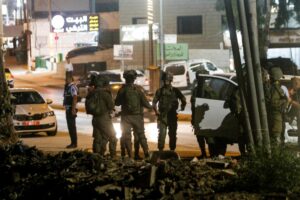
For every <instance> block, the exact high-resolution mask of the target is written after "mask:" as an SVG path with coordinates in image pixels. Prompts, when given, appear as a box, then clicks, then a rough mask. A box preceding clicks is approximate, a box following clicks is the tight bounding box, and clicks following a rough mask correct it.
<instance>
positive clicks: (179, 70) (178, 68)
mask: <svg viewBox="0 0 300 200" xmlns="http://www.w3.org/2000/svg"><path fill="white" fill-rule="evenodd" d="M166 72H170V73H172V74H173V75H174V76H175V75H184V73H185V68H184V65H171V66H168V67H166Z"/></svg>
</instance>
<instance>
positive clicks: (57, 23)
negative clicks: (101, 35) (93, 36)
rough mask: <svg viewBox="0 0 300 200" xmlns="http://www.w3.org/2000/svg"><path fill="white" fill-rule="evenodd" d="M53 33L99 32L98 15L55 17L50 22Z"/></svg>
mask: <svg viewBox="0 0 300 200" xmlns="http://www.w3.org/2000/svg"><path fill="white" fill-rule="evenodd" d="M51 24H52V27H53V32H55V33H59V32H94V31H98V30H99V16H98V15H82V16H68V17H65V16H62V15H55V16H54V17H53V18H52V21H51Z"/></svg>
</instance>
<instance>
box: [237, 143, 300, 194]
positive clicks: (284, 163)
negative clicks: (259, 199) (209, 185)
mask: <svg viewBox="0 0 300 200" xmlns="http://www.w3.org/2000/svg"><path fill="white" fill-rule="evenodd" d="M236 172H237V175H238V176H237V177H236V179H235V181H234V183H233V184H234V187H236V188H237V190H245V191H259V190H260V191H261V192H271V191H272V192H284V193H290V192H299V189H300V159H299V158H298V157H297V155H296V154H295V153H294V152H291V151H290V150H287V149H281V148H273V149H272V157H271V158H268V157H266V156H265V154H264V153H258V155H257V156H256V157H248V158H245V159H244V160H242V162H241V165H239V167H238V168H237V169H236Z"/></svg>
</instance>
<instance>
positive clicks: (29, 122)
mask: <svg viewBox="0 0 300 200" xmlns="http://www.w3.org/2000/svg"><path fill="white" fill-rule="evenodd" d="M22 125H23V126H38V125H40V122H39V121H26V122H22Z"/></svg>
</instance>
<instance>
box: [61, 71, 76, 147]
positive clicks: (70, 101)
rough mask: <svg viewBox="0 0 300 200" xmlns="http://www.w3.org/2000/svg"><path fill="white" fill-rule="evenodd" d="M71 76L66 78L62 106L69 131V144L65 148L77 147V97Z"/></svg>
mask: <svg viewBox="0 0 300 200" xmlns="http://www.w3.org/2000/svg"><path fill="white" fill-rule="evenodd" d="M73 81H74V79H73V77H72V76H67V77H66V84H65V88H64V101H63V105H64V107H65V109H66V120H67V126H68V130H69V135H70V138H71V144H70V145H68V146H67V147H66V148H76V147H77V130H76V117H77V108H76V104H77V96H78V88H77V86H76V84H75V83H74V82H73Z"/></svg>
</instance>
